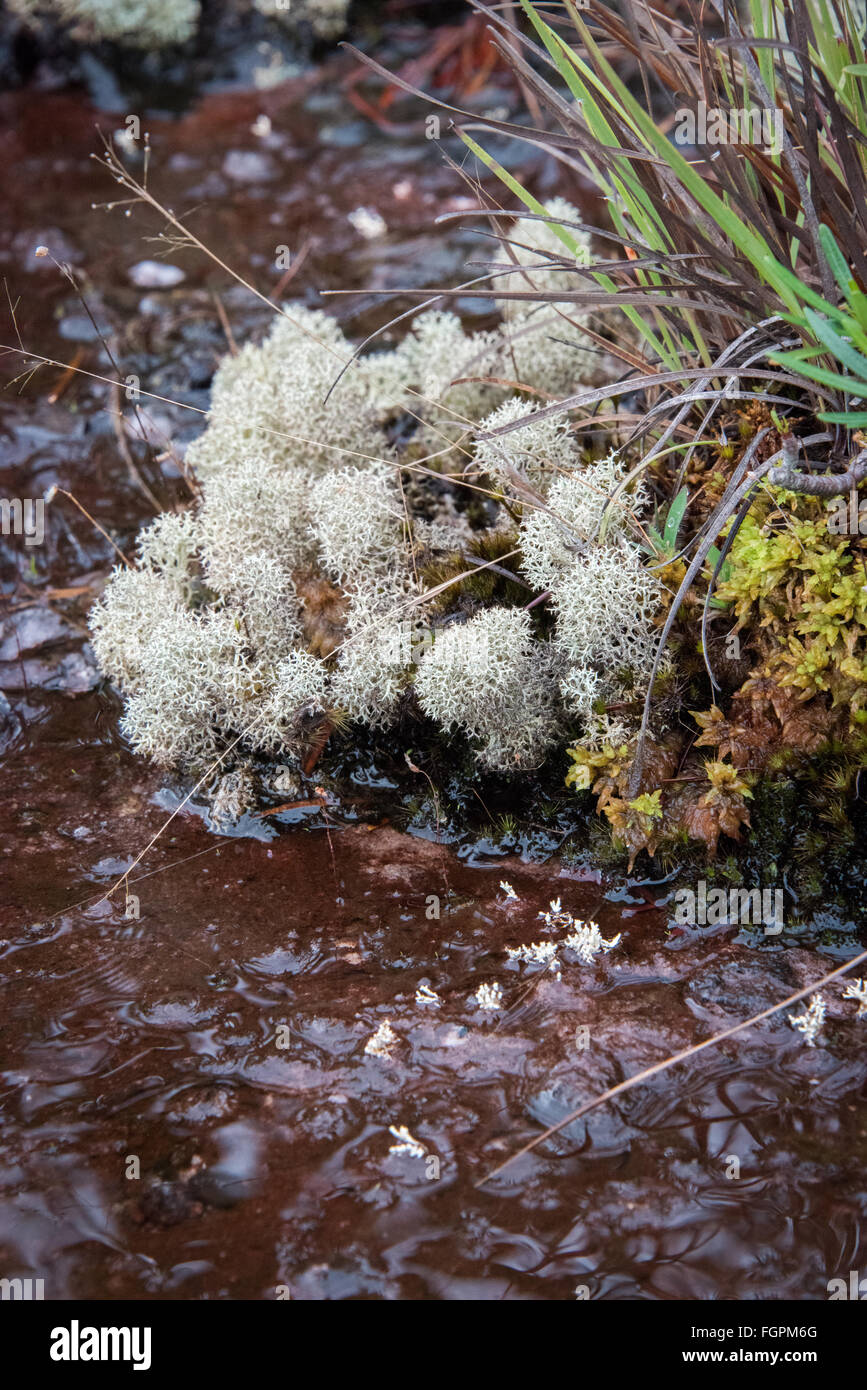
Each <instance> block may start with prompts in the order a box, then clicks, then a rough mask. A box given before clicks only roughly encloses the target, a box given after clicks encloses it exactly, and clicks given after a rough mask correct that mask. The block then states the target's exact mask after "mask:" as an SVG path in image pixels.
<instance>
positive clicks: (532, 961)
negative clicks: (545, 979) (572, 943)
mask: <svg viewBox="0 0 867 1390" xmlns="http://www.w3.org/2000/svg"><path fill="white" fill-rule="evenodd" d="M557 950H558V947H557V943H556V941H534V942H533V943H532V944H531V945H529V946H507V947H506V955H507V956H508V957H509V960H516V961H521V962H523V963H524V964H525V965H542V966H544V967H545V969H546V970H548V969H551V970H553V971H554V973H555V974H556V975H558V976H559V974H560V969H561V966H560V961H559V960H558V959H557Z"/></svg>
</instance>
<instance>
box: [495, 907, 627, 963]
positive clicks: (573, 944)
mask: <svg viewBox="0 0 867 1390" xmlns="http://www.w3.org/2000/svg"><path fill="white" fill-rule="evenodd" d="M538 915H539V917H541V918H542V920H543V922H544V923H545V925H546V927H548V928H549V930H551V931H554V930H556V931H563V930H568V932H569V935H568V936H567V937H565V938H564V939H563V940H562V941H536V942H533V943H532V944H531V945H529V946H507V947H506V955H507V956H508V957H509V960H516V961H523V962H525V963H526V964H528V965H542V966H544V967H545V969H546V970H553V971H554V973H555V974H556V975H557V978H558V979H559V978H560V973H561V969H562V964H561V961H560V958H559V952H560V951H561V949H567V950H569V951H573V952H574V953H575V955H577V956H578V959H579V960H581V961H583V963H584V964H585V965H592V964H593V963H594V961H595V960H596V957H597V956H598V955H600V954H602V953H607V952H608V951H613V950H614V948H615V946H618V945H619V944H620V940H621V935H622V933H620V932H618V933H617V935H616V936H613V937H611V939H610V940H606V939H605V938H604V937H603V936H602V933H601V932H600V930H599V926H598V924H597V923H596V922H584V921H582V920H581V919H580V918H578V917H573V916H572V913H571V912H564V911H563V908H562V906H561V903H560V899H559V898H554V899H553V900H552V902H551V904H550V907H549V908H548V911H547V912H540V913H539V914H538Z"/></svg>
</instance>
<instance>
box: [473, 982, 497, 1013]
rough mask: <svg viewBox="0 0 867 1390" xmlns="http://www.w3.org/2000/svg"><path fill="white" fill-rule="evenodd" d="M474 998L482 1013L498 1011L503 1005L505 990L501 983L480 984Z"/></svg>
mask: <svg viewBox="0 0 867 1390" xmlns="http://www.w3.org/2000/svg"><path fill="white" fill-rule="evenodd" d="M473 998H474V999H475V1001H476V1004H477V1005H478V1007H479V1009H480V1010H481V1011H482V1013H497V1012H498V1010H500V1009H502V1007H503V991H502V989H501V988H500V986H499V985H497V984H493V985H479V988H478V989H477V990H476V992H475V994H474V995H473Z"/></svg>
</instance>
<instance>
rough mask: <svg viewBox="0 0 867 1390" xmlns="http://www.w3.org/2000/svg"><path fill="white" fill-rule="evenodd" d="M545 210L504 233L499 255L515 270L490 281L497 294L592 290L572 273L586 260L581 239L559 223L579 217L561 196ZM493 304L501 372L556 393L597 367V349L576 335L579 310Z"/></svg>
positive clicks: (581, 319)
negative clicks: (501, 342) (499, 327)
mask: <svg viewBox="0 0 867 1390" xmlns="http://www.w3.org/2000/svg"><path fill="white" fill-rule="evenodd" d="M545 212H546V214H547V220H538V219H536V218H531V217H522V218H520V219H519V220H518V221H517V222H516V223H515V225H514V227H513V228H512V229H511V231H509V232H508V233H507V234H506V235H507V237H508V241H509V243H510V250H511V255H508V256H507V257H501V258H500V259H501V261H502V262H503V264H508V263H510V264H513V265H515V266H516V269H515V270H513V271H512V272H511V273H509V274H507V275H504V276H503V277H502V278H501V279H500V280H498V281H497V286H498V288H499V291H500V293H501V294H506V293H510V294H514V293H524V292H532V291H536V290H542V291H546V292H555V291H557V290H563V291H564V292H567V293H568V292H570V291H573V290H579V291H580V290H587V289H590V288H591V287H592V283H593V282H592V281H591V280H590V279H589V278H588V277H587V276H586V275H581V274H580V272H579V270H578V267H580V266H585V265H587V264H588V262H589V260H590V239H589V236H588V234H587V233H586V232H584V231H581V230H580V229H579V228H576V227H565V226H563V223H564V222H577V221H580V220H581V218H580V214H579V213H578V211H577V210H576V209H575V208H574V207H572V205H571V204H570V203H568V202H567V201H566V200H565V198H553V199H552V200H551V201H550V202H548V203H547V204H546V205H545ZM555 228H558V229H559V231H558V230H555ZM564 238H565V240H564ZM517 267H520V268H517ZM500 307H501V309H502V313H503V335H504V337H505V339H506V342H507V348H506V351H505V352H504V354H503V366H504V372H503V375H504V376H505V375H507V374H508V375H509V376H511V377H514V378H515V379H516V380H517V381H518V382H520V383H522V384H523V385H525V386H530V387H533V388H535V389H536V390H541V391H547V392H549V393H550V394H551V395H554V396H558V397H562V396H568V395H570V394H573V393H574V392H575V391H576V390H578V389H580V387H581V385H582V384H583V383H586V382H587V381H589V380H590V379H591V378H592V376H593V374H594V371H596V370H598V368H599V355H598V353H597V349H596V348H595V347H594V345H593V344H592V343H591V342H590V341H589V340H588V339H586V337H585V336H584V335H583V334H582V332H581V328H582V326H583V324H584V323H586V322H587V312H586V310H583V309H581V308H579V307H577V306H576V305H575V304H573V303H571V302H570V301H569V300H559V301H555V302H553V303H550V304H533V303H532V302H530V301H528V300H516V299H511V300H510V299H502V300H501V301H500Z"/></svg>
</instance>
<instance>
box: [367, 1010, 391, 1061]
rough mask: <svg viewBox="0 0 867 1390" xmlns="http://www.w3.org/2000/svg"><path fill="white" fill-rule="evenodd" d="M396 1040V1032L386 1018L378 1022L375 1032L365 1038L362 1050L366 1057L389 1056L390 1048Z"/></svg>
mask: <svg viewBox="0 0 867 1390" xmlns="http://www.w3.org/2000/svg"><path fill="white" fill-rule="evenodd" d="M396 1042H397V1033H395V1031H394V1029H393V1028H392V1026H391V1024H390V1023H389V1021H388V1019H386V1020H385V1022H384V1023H380V1025H379V1027H378V1028H377V1030H376V1032H375V1033H373V1034H371V1036H370V1037H369V1038H368V1039H367V1042H366V1043H365V1044H364V1050H365V1052H366V1053H367V1055H368V1057H390V1056H391V1049H392V1048H393V1047H394V1044H395V1043H396Z"/></svg>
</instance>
